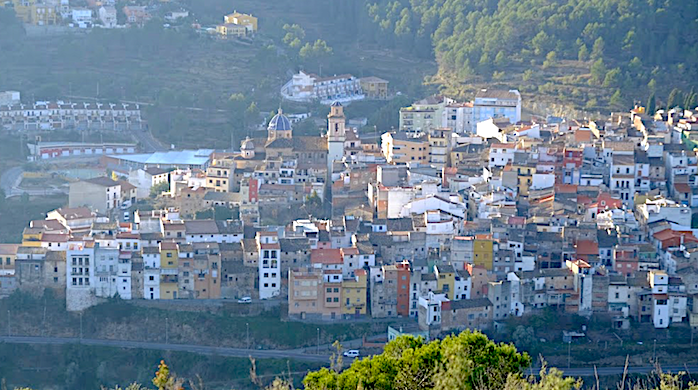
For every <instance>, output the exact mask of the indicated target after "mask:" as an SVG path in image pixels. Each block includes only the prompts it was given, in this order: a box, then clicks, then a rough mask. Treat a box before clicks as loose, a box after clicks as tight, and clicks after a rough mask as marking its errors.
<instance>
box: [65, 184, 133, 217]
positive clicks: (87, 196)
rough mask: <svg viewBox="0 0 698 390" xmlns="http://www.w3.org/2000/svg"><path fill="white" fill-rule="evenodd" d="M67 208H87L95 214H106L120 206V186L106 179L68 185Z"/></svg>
mask: <svg viewBox="0 0 698 390" xmlns="http://www.w3.org/2000/svg"><path fill="white" fill-rule="evenodd" d="M68 203H69V207H71V208H75V207H88V208H89V209H90V210H92V211H94V212H96V213H107V212H109V211H110V210H112V209H116V208H119V207H120V206H121V185H120V184H119V183H118V182H116V181H114V180H112V179H110V178H108V177H96V178H94V179H87V180H81V181H78V182H75V183H70V193H69V195H68Z"/></svg>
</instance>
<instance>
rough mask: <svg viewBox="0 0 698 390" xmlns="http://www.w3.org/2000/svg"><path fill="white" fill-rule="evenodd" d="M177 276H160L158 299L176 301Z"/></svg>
mask: <svg viewBox="0 0 698 390" xmlns="http://www.w3.org/2000/svg"><path fill="white" fill-rule="evenodd" d="M178 288H179V283H178V277H177V275H160V299H177V289H178Z"/></svg>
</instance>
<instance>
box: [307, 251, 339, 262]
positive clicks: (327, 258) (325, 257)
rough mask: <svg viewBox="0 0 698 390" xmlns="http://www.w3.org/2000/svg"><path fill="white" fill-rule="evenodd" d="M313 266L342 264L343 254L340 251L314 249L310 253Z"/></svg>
mask: <svg viewBox="0 0 698 390" xmlns="http://www.w3.org/2000/svg"><path fill="white" fill-rule="evenodd" d="M310 262H311V263H312V264H342V263H343V262H344V261H343V260H342V252H341V250H340V249H313V250H312V251H311V252H310Z"/></svg>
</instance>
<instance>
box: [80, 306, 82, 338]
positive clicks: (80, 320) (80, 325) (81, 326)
mask: <svg viewBox="0 0 698 390" xmlns="http://www.w3.org/2000/svg"><path fill="white" fill-rule="evenodd" d="M80 340H82V312H80Z"/></svg>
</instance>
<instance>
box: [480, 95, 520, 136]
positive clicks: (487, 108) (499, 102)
mask: <svg viewBox="0 0 698 390" xmlns="http://www.w3.org/2000/svg"><path fill="white" fill-rule="evenodd" d="M490 118H507V119H509V123H516V122H520V121H521V94H520V93H519V91H518V90H515V89H512V90H509V91H501V90H500V91H498V90H487V89H482V90H480V91H478V92H477V94H476V95H475V100H474V101H473V118H472V121H471V123H472V124H477V123H479V122H482V121H484V120H487V119H490ZM471 132H472V131H471Z"/></svg>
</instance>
